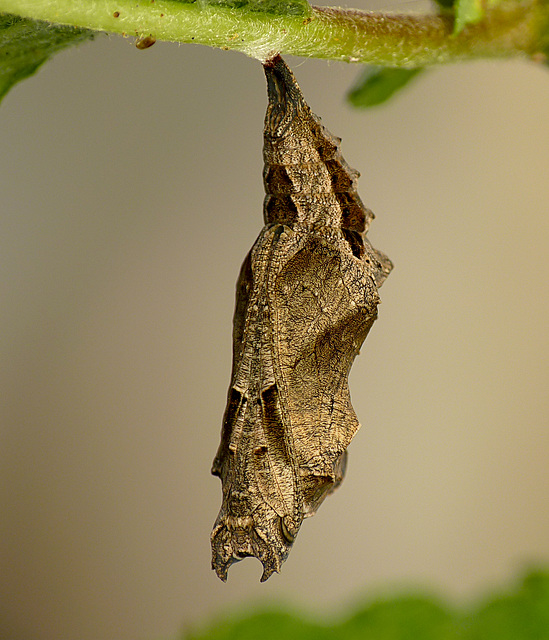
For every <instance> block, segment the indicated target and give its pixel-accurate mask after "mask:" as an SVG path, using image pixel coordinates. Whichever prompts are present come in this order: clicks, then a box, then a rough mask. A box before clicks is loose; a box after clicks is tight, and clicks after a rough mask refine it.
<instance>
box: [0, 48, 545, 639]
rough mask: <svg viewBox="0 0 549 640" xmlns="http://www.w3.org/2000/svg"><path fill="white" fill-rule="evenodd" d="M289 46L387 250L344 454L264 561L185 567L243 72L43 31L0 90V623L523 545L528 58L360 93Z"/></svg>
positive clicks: (450, 587)
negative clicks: (224, 578) (29, 70)
mask: <svg viewBox="0 0 549 640" xmlns="http://www.w3.org/2000/svg"><path fill="white" fill-rule="evenodd" d="M288 61H289V63H290V64H291V66H292V67H293V69H294V71H295V73H296V76H297V78H298V81H299V82H300V84H301V86H302V89H303V91H304V93H305V96H306V97H307V99H308V101H309V103H310V105H311V107H312V108H313V110H314V111H315V112H316V113H318V114H319V115H321V116H322V118H323V121H324V123H325V124H326V125H327V126H328V128H329V129H330V130H331V131H332V132H333V133H334V134H336V135H340V136H342V137H343V152H344V154H345V157H346V159H347V160H348V162H349V164H350V165H351V166H353V167H356V168H357V169H359V170H360V171H361V173H362V178H361V181H360V191H361V195H362V198H363V200H364V201H365V203H366V204H367V205H368V206H369V207H371V208H372V209H373V210H374V211H375V213H376V216H377V218H376V220H375V222H374V224H373V225H372V228H371V232H370V238H371V240H372V242H373V243H374V245H375V246H376V247H379V248H380V249H382V250H384V251H386V252H387V253H388V255H389V256H390V257H391V258H392V259H393V261H394V263H395V270H394V271H393V273H392V275H391V276H390V278H389V279H388V281H387V282H386V284H385V285H384V287H383V289H382V290H381V295H382V299H383V304H382V306H381V307H380V318H379V321H378V322H377V323H376V325H375V326H374V328H373V330H372V332H371V334H370V336H369V337H368V339H367V341H366V344H365V346H364V348H363V350H362V355H361V357H360V358H358V360H357V361H356V363H355V367H354V370H353V373H352V376H351V387H352V395H353V403H354V405H355V408H356V410H357V413H358V415H359V417H360V419H361V422H362V424H363V428H362V430H361V431H360V432H359V434H358V435H357V437H356V439H355V441H354V442H353V444H352V445H351V447H350V460H349V467H348V475H347V478H346V480H345V482H344V483H343V486H342V487H341V489H340V490H339V491H338V492H337V494H335V495H334V496H332V497H330V498H329V499H328V500H327V501H326V503H325V504H324V505H323V506H322V508H321V510H320V512H319V513H318V515H317V516H316V517H315V518H313V519H311V520H309V521H307V522H306V523H304V525H303V527H302V529H301V533H300V535H299V538H298V540H297V542H296V544H295V547H294V549H293V551H292V553H291V555H290V557H289V560H288V561H287V562H286V564H285V565H284V567H283V572H282V574H281V575H279V576H274V577H273V578H272V579H271V580H270V581H269V582H268V583H266V584H265V585H261V586H260V585H259V583H258V580H259V577H260V574H261V568H260V566H259V563H258V562H257V561H253V560H249V561H246V562H243V563H240V564H238V565H236V566H234V567H233V568H232V569H231V572H230V575H229V582H228V584H226V585H224V584H222V583H221V582H220V581H219V580H218V579H217V578H216V577H215V575H214V573H213V572H212V571H211V570H210V567H209V562H210V557H209V556H210V550H209V533H210V529H211V525H212V523H213V521H214V519H215V517H216V514H217V511H218V508H219V505H220V500H221V485H220V482H219V480H217V479H216V478H213V477H212V476H210V473H209V471H210V464H211V460H212V458H213V455H214V453H215V451H216V448H217V445H218V440H219V433H220V426H221V417H222V414H223V409H224V405H225V394H226V390H227V385H228V382H229V373H230V352H231V318H232V312H233V300H234V284H235V281H236V277H237V273H238V270H239V267H240V264H241V261H242V259H243V258H244V255H245V253H246V252H247V250H248V249H249V247H250V246H251V244H252V242H253V241H254V239H255V237H256V236H257V234H258V232H259V230H260V228H261V226H262V222H261V204H262V198H263V187H262V180H261V170H262V164H261V145H262V126H263V117H264V112H265V107H266V95H265V86H264V78H263V74H262V70H261V67H260V65H259V63H258V62H256V61H253V60H250V59H247V58H245V57H244V56H242V55H238V54H232V53H224V52H219V51H213V50H209V49H206V48H203V47H192V46H181V47H179V46H176V45H163V44H160V43H157V44H156V45H155V46H154V47H152V48H151V49H148V50H146V51H138V50H137V49H136V48H135V47H133V46H132V44H131V42H130V41H129V40H123V39H121V38H107V37H99V38H97V41H96V42H95V43H91V44H88V45H85V46H82V47H81V48H79V49H74V50H70V51H67V52H64V53H62V54H60V55H59V56H57V57H56V58H55V59H54V60H53V61H52V62H50V63H49V64H48V65H47V66H45V67H44V68H43V69H42V71H41V72H40V73H39V74H38V75H37V76H36V77H35V78H34V79H31V80H28V81H26V82H24V83H23V84H21V85H20V86H18V87H17V88H16V89H15V90H14V91H13V93H12V94H11V95H9V96H8V97H7V98H6V100H5V102H4V104H3V105H2V107H1V111H0V116H1V117H0V139H1V140H2V153H1V154H0V190H1V205H0V207H1V216H0V265H1V266H0V298H1V301H2V303H1V312H0V361H1V363H2V364H1V368H0V388H1V390H2V391H1V401H0V421H1V427H2V436H1V437H2V440H1V455H2V460H1V485H0V486H1V513H2V518H1V522H0V527H1V528H0V537H1V545H2V547H1V555H2V560H1V562H2V565H3V567H2V569H1V573H0V583H1V590H2V591H1V593H2V597H1V598H0V607H1V610H0V637H1V638H3V639H6V640H151V639H158V638H166V639H167V638H173V637H175V635H176V634H177V632H178V631H179V630H180V629H183V628H186V627H188V626H190V625H199V624H202V623H204V622H205V621H207V620H208V619H210V617H211V616H214V615H220V614H222V613H223V612H226V611H235V610H240V609H241V608H242V607H244V606H248V605H249V604H250V603H253V602H272V601H273V600H278V599H283V600H286V601H291V602H292V603H293V604H294V605H295V606H303V607H306V608H308V610H310V611H321V612H322V613H323V615H325V614H330V613H334V614H336V613H337V612H338V611H341V609H342V607H343V606H344V605H345V606H347V605H348V604H349V603H350V602H351V601H352V600H354V599H356V598H357V597H358V596H359V594H360V593H362V592H364V591H366V590H376V589H379V588H382V587H386V586H389V585H406V584H419V585H424V586H426V587H428V588H433V589H439V590H441V591H442V593H444V594H447V595H448V596H451V597H453V598H457V599H465V600H466V599H467V598H471V597H473V595H474V594H477V593H479V592H482V591H483V590H485V589H487V588H489V587H490V585H493V584H496V583H500V582H505V581H508V580H510V579H511V578H512V577H513V576H514V575H516V573H517V572H518V571H520V569H521V568H522V567H523V566H524V565H525V564H526V563H528V562H531V561H540V562H546V561H547V560H548V559H549V510H548V500H549V464H548V455H549V394H548V388H549V371H548V364H547V362H548V355H549V338H548V331H547V325H548V316H549V298H548V295H547V282H548V276H549V252H548V250H547V246H548V242H549V215H548V203H549V180H548V176H549V118H548V117H547V114H548V113H549V72H546V71H544V70H542V69H539V68H536V67H534V66H532V65H529V64H526V63H519V62H510V63H499V62H493V63H488V62H487V63H477V64H467V65H461V66H453V67H449V68H445V69H441V70H435V71H432V72H431V73H429V74H428V75H427V76H426V77H425V78H423V79H421V80H420V81H418V82H417V83H416V84H415V85H414V86H413V87H412V88H410V90H408V91H407V92H406V93H404V94H402V95H401V96H399V97H398V98H397V99H396V100H394V101H393V102H392V103H391V104H389V105H388V106H386V107H385V108H381V109H377V110H374V111H369V112H366V113H359V112H356V111H352V110H351V109H350V108H348V107H347V106H346V105H345V103H344V93H345V91H346V90H347V88H348V87H349V86H350V85H351V84H352V82H353V81H354V78H355V77H356V75H357V74H358V73H359V68H358V67H351V66H346V65H343V64H338V63H327V62H321V61H303V60H299V59H295V58H294V59H292V58H288Z"/></svg>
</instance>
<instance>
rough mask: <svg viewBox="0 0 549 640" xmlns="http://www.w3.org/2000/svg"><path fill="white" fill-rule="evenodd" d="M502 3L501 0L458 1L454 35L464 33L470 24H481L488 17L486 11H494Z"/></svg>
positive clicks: (456, 3)
mask: <svg viewBox="0 0 549 640" xmlns="http://www.w3.org/2000/svg"><path fill="white" fill-rule="evenodd" d="M500 2H501V0H456V2H455V12H456V20H455V23H454V35H457V34H458V33H460V32H461V31H463V29H464V28H465V27H466V26H467V25H468V24H476V23H477V22H480V21H481V20H482V19H483V18H484V16H485V15H486V9H492V8H493V7H496V6H497V5H498V4H500Z"/></svg>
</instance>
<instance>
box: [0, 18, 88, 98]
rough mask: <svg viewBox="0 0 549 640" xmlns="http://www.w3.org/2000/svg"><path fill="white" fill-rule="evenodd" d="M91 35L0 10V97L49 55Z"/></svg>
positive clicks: (83, 30) (33, 70)
mask: <svg viewBox="0 0 549 640" xmlns="http://www.w3.org/2000/svg"><path fill="white" fill-rule="evenodd" d="M92 37H93V32H92V31H88V30H87V29H78V28H75V27H65V26H61V25H52V24H50V23H49V22H41V21H38V20H28V19H26V18H20V17H19V16H14V15H11V14H9V13H2V14H0V100H2V98H3V97H4V96H5V95H6V93H7V92H8V91H9V90H10V89H11V88H12V87H13V85H14V84H16V83H17V82H19V81H20V80H24V79H25V78H28V77H29V76H31V75H32V74H33V73H34V72H35V71H36V70H37V69H38V67H40V65H42V64H43V63H44V62H45V61H46V60H47V59H48V58H49V57H50V56H52V55H53V54H55V53H57V52H58V51H60V50H61V49H64V48H65V47H68V46H69V45H72V44H78V43H79V42H82V41H83V40H87V39H89V38H92Z"/></svg>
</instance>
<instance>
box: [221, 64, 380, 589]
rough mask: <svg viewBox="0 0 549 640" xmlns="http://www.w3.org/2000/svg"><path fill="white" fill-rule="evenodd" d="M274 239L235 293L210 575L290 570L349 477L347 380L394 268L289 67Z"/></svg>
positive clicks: (275, 70)
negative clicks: (312, 520) (311, 525)
mask: <svg viewBox="0 0 549 640" xmlns="http://www.w3.org/2000/svg"><path fill="white" fill-rule="evenodd" d="M264 67H265V74H266V76H267V87H268V96H269V104H268V107H267V115H266V118H265V132H264V150H263V156H264V161H265V169H264V182H265V190H266V193H267V195H266V197H265V202H264V219H265V227H264V228H263V230H262V231H261V233H260V235H259V238H258V239H257V240H256V242H255V244H254V246H253V247H252V249H251V251H250V253H249V254H248V256H247V257H246V259H245V261H244V264H243V266H242V269H241V272H240V277H239V279H238V283H237V288H236V289H237V290H236V310H235V315H234V330H233V370H232V377H231V384H230V387H229V393H228V402H227V408H226V411H225V416H224V420H223V429H222V434H221V444H220V446H219V450H218V452H217V455H216V457H215V460H214V462H213V467H212V473H213V474H214V475H217V476H219V477H220V478H221V481H222V484H223V503H222V506H221V510H220V512H219V515H218V517H217V520H216V522H215V525H214V528H213V531H212V536H211V541H212V553H213V556H212V567H213V569H215V571H216V573H217V575H218V576H219V577H220V578H221V579H222V580H224V581H225V580H226V579H227V572H228V569H229V567H230V566H231V565H232V564H233V563H234V562H237V561H239V560H241V559H242V558H245V557H248V556H255V557H256V558H258V559H259V560H260V561H261V563H262V564H263V569H264V571H263V575H262V577H261V581H262V582H263V581H265V580H267V578H269V576H271V575H272V574H273V573H274V572H275V571H280V566H281V564H282V562H284V560H285V559H286V558H287V556H288V553H289V551H290V549H291V547H292V544H293V542H294V540H295V538H296V536H297V533H298V531H299V528H300V526H301V523H302V521H303V518H306V517H308V516H312V515H314V514H315V512H316V510H317V509H318V507H319V505H320V504H321V503H322V501H323V500H324V498H325V497H326V496H327V495H328V494H329V493H330V492H331V491H333V490H334V489H335V488H336V487H337V486H338V485H339V484H340V482H341V480H342V479H343V474H344V472H345V462H346V449H347V446H348V444H349V443H350V442H351V440H352V438H353V436H354V434H355V433H356V431H357V429H358V428H359V423H358V420H357V417H356V414H355V412H354V410H353V407H352V405H351V400H350V395H349V388H348V375H349V370H350V368H351V365H352V363H353V360H354V358H355V356H356V355H357V354H358V352H359V349H360V347H361V345H362V343H363V341H364V339H365V338H366V335H367V333H368V331H369V330H370V327H371V326H372V324H373V323H374V320H375V319H376V317H377V305H378V303H379V297H378V292H377V290H378V287H380V286H381V284H382V283H383V281H384V280H385V278H386V277H387V275H388V274H389V272H390V270H391V268H392V264H391V262H390V261H389V259H388V258H387V257H386V256H385V255H383V254H382V253H380V252H379V251H377V250H375V249H374V248H373V247H372V246H371V245H370V243H369V242H368V240H367V239H366V237H365V235H366V232H367V229H368V225H369V223H370V222H371V220H372V219H373V214H372V212H371V211H370V210H369V209H367V208H366V207H364V205H363V204H362V201H361V200H360V197H359V196H358V193H357V191H356V181H357V178H358V173H357V172H355V171H353V169H351V168H350V167H349V166H348V165H347V163H346V162H345V160H344V159H343V157H342V155H341V153H340V150H339V142H340V140H339V138H335V137H334V136H332V135H331V134H330V133H329V132H328V131H327V130H326V129H325V128H324V127H323V126H322V125H321V124H320V121H319V119H318V118H317V116H315V115H314V114H313V113H312V112H311V110H310V109H309V107H308V105H307V104H306V102H305V100H304V98H303V95H302V93H301V91H300V89H299V87H298V85H297V83H296V81H295V78H294V77H293V75H292V73H291V71H290V70H289V69H288V67H287V66H286V64H285V63H284V61H283V60H282V58H281V57H280V56H276V57H275V58H273V59H272V60H270V61H267V62H266V63H265V65H264Z"/></svg>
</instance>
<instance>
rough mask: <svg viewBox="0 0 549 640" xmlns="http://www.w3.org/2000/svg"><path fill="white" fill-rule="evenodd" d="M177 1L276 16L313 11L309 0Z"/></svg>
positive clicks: (295, 14) (304, 13) (305, 14)
mask: <svg viewBox="0 0 549 640" xmlns="http://www.w3.org/2000/svg"><path fill="white" fill-rule="evenodd" d="M176 2H181V3H182V4H196V5H197V6H199V7H223V8H226V9H227V8H228V9H240V10H242V11H249V12H251V13H266V14H270V15H275V16H308V15H309V14H310V13H311V7H310V5H309V3H308V2H307V0H176Z"/></svg>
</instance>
